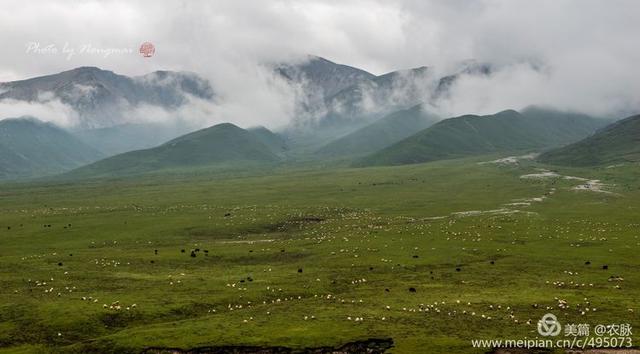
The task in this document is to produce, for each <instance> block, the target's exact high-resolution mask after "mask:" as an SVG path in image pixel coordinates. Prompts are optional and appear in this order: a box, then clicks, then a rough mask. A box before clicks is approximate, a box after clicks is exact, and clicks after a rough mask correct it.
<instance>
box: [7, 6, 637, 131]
mask: <svg viewBox="0 0 640 354" xmlns="http://www.w3.org/2000/svg"><path fill="white" fill-rule="evenodd" d="M4 6H5V7H6V8H12V11H5V12H3V13H0V31H2V33H4V34H5V35H4V36H3V55H2V56H1V57H0V79H1V80H5V81H8V80H17V79H24V78H28V77H34V76H39V75H45V74H51V73H55V72H60V71H63V70H68V69H70V68H73V67H78V66H88V65H90V66H98V67H101V68H104V69H108V70H113V71H114V72H117V73H122V74H126V75H130V76H136V75H143V74H146V73H149V72H152V71H155V70H174V71H183V70H184V71H192V72H196V73H198V74H199V75H202V76H203V77H205V78H207V79H209V80H210V82H211V83H212V84H213V85H214V89H215V91H216V94H217V95H219V97H218V98H217V100H216V102H215V103H213V104H212V103H208V102H201V101H199V100H191V104H190V105H188V106H184V107H181V108H179V112H178V113H177V115H178V116H180V117H181V118H180V119H183V118H184V119H193V122H194V123H195V124H201V125H204V124H211V123H215V122H222V121H228V122H233V123H236V124H238V125H241V126H251V125H265V126H268V127H271V128H276V127H281V126H284V125H286V124H287V123H289V122H290V121H294V120H296V119H312V117H304V114H302V113H301V111H300V110H299V108H298V107H299V106H300V104H301V103H308V100H309V97H307V96H306V94H305V93H301V92H300V89H301V88H300V87H299V86H296V85H288V84H287V83H286V82H284V81H282V80H281V79H280V78H278V77H275V76H274V75H273V74H272V73H271V72H270V70H269V68H268V67H267V66H265V65H264V64H265V63H273V62H280V61H287V60H292V59H299V58H303V57H304V55H306V54H317V55H320V56H324V57H327V58H328V59H331V60H334V61H336V62H339V63H345V64H348V65H352V66H356V67H360V68H363V69H365V70H368V71H370V72H372V73H374V74H382V73H385V72H388V71H392V70H398V69H407V68H412V67H419V66H423V65H426V66H428V67H429V68H430V70H434V75H435V76H434V77H438V76H439V75H441V74H445V73H450V72H453V71H454V70H455V67H456V65H458V63H460V62H461V61H463V60H466V59H476V60H477V61H478V62H482V63H491V64H493V65H495V66H496V67H497V68H498V70H497V71H495V72H494V73H493V74H492V75H490V76H486V77H483V76H478V75H462V77H460V79H459V80H457V81H456V83H455V84H454V85H453V86H452V87H451V93H450V95H449V96H448V97H446V98H443V100H442V101H441V102H439V103H437V104H435V105H434V109H437V110H439V113H441V114H442V115H444V116H448V115H458V114H465V113H492V112H495V111H499V110H502V109H508V108H515V109H518V108H522V107H524V106H528V105H532V104H539V105H550V106H554V107H557V108H560V109H567V110H575V111H580V112H585V113H590V114H597V115H609V116H623V115H626V114H631V113H637V112H640V99H639V96H640V95H638V94H637V93H638V92H640V70H638V69H637V63H638V62H640V47H638V46H637V45H636V44H637V34H638V33H640V22H638V21H637V16H636V15H635V14H637V13H640V3H638V2H637V1H632V0H622V1H616V2H615V3H611V2H605V1H596V0H584V1H577V0H574V1H572V0H542V1H535V2H532V1H525V0H475V1H457V0H454V1H437V0H396V1H383V0H369V1H364V0H355V1H348V2H335V1H328V0H326V1H325V0H295V1H294V0H274V1H268V2H261V3H260V4H255V3H249V2H242V1H241V2H238V1H233V0H220V1H215V2H204V1H203V2H196V1H188V2H187V1H178V0H174V1H166V2H163V3H162V4H161V5H158V4H157V3H156V2H153V1H151V0H143V1H139V2H130V1H125V0H107V1H97V0H89V1H82V2H77V3H73V4H72V5H71V4H69V3H68V2H67V1H63V0H53V1H51V0H48V1H44V0H43V1H33V2H31V1H30V2H24V1H19V0H8V2H7V3H5V4H4ZM146 41H151V42H153V43H154V45H155V46H156V52H155V55H154V56H153V57H151V58H143V57H142V56H141V55H140V54H139V53H137V48H138V47H139V46H140V44H141V43H142V42H146ZM30 42H38V43H41V44H42V45H47V44H49V43H54V44H57V45H58V46H59V47H62V46H64V44H65V43H69V45H70V46H73V47H78V46H82V45H91V47H93V48H134V49H135V50H134V51H133V53H113V54H110V55H108V56H104V55H90V54H82V53H78V54H76V55H74V56H72V57H71V58H68V57H67V56H64V55H44V54H43V55H38V54H34V53H27V52H26V50H25V45H26V43H30ZM430 80H432V78H426V79H419V80H415V81H412V82H410V83H409V84H416V85H418V87H419V88H420V90H419V91H423V96H425V97H429V96H430V95H431V93H432V90H433V82H432V81H430ZM405 88H406V86H404V87H403V86H398V87H397V90H394V91H392V92H391V93H390V94H391V95H390V96H388V97H387V98H388V100H389V101H390V102H391V103H393V102H401V101H405V100H407V99H408V98H410V97H407V96H405V95H406V94H408V92H407V91H406V90H405ZM412 92H413V91H412ZM369 98H371V97H369ZM380 104H386V103H385V102H383V101H381V100H380V99H378V98H371V99H367V100H366V101H365V102H364V104H363V108H365V109H367V110H377V109H378V108H379V105H380ZM48 105H50V106H55V109H56V110H54V112H48V114H47V112H46V109H43V108H42V107H43V106H42V104H36V105H35V106H34V108H30V109H29V110H26V111H25V112H16V111H15V110H13V109H14V108H10V107H18V106H16V105H14V104H11V103H7V102H5V103H3V104H2V106H0V107H1V108H2V109H6V111H1V112H0V113H1V114H2V116H7V115H8V114H7V113H11V114H13V113H14V112H15V113H19V115H22V114H27V113H28V112H27V111H29V112H34V111H36V112H40V113H42V114H43V119H50V120H55V121H58V122H61V123H64V124H73V121H74V119H76V118H75V117H73V116H71V117H67V118H64V119H63V118H61V117H60V116H59V112H63V111H64V110H65V107H64V106H62V107H60V105H59V104H57V105H56V104H55V103H48ZM22 107H24V108H25V109H26V106H22ZM9 109H11V110H10V111H9ZM133 109H134V111H135V110H138V111H140V112H138V113H135V112H134V113H135V114H137V115H140V116H151V115H155V116H158V117H159V116H163V114H161V112H154V113H152V112H149V113H148V114H146V113H145V112H144V111H145V110H148V109H151V108H149V107H136V108H133ZM164 113H166V117H167V119H172V118H170V117H171V116H172V115H174V114H176V112H171V111H168V112H164ZM301 117H302V118H301Z"/></svg>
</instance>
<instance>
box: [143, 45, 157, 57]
mask: <svg viewBox="0 0 640 354" xmlns="http://www.w3.org/2000/svg"><path fill="white" fill-rule="evenodd" d="M155 52H156V47H155V46H154V45H153V43H151V42H144V43H142V45H140V54H142V56H143V57H145V58H150V57H152V56H153V54H154V53H155Z"/></svg>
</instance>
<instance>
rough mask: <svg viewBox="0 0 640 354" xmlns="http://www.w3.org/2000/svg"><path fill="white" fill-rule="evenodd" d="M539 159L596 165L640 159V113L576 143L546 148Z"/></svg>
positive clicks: (551, 161)
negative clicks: (549, 149)
mask: <svg viewBox="0 0 640 354" xmlns="http://www.w3.org/2000/svg"><path fill="white" fill-rule="evenodd" d="M538 160H539V161H540V162H544V163H549V164H556V165H567V166H596V165H604V164H615V163H624V162H639V161H640V115H636V116H632V117H629V118H626V119H623V120H620V121H617V122H615V123H613V124H611V125H608V126H607V127H605V128H603V129H601V130H599V131H598V132H596V133H595V134H594V135H592V136H590V137H587V138H585V139H583V140H580V141H578V142H576V143H574V144H571V145H568V146H564V147H561V148H558V149H556V150H552V151H549V152H546V153H544V154H542V155H540V156H539V158H538Z"/></svg>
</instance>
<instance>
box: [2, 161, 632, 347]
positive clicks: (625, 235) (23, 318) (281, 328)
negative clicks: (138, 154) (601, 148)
mask: <svg viewBox="0 0 640 354" xmlns="http://www.w3.org/2000/svg"><path fill="white" fill-rule="evenodd" d="M495 158H497V157H496V156H481V157H476V158H473V159H462V160H448V161H438V162H433V163H428V164H420V165H409V166H399V167H376V168H360V169H355V168H343V167H338V166H334V167H327V168H313V167H304V168H303V167H297V168H295V167H282V166H281V167H274V168H273V169H271V170H269V172H268V173H260V172H258V171H256V172H255V173H243V174H237V175H236V174H225V173H204V172H199V173H189V172H185V173H174V174H166V175H155V176H152V175H149V176H141V177H131V178H122V179H111V180H90V181H83V182H73V181H54V182H39V183H37V184H35V183H32V184H5V185H2V186H0V284H1V285H2V286H0V353H49V352H60V353H86V352H93V353H129V352H131V353H139V352H141V351H142V350H143V349H144V348H146V347H150V346H157V347H177V348H183V349H188V348H195V347H199V346H207V345H215V346H217V345H260V346H287V347H293V348H305V347H318V346H339V345H341V344H343V343H347V342H350V341H354V340H360V339H367V338H392V339H393V340H394V343H395V346H394V348H392V349H391V350H390V351H389V352H391V353H458V352H459V353H467V352H471V353H473V352H477V353H483V352H486V351H487V350H488V349H473V348H472V347H471V342H470V341H471V339H476V338H477V339H492V338H516V339H518V338H525V337H527V338H532V337H536V336H537V331H536V326H535V324H536V322H537V320H538V319H540V317H541V316H542V315H543V314H545V313H547V312H552V313H554V314H556V315H557V316H558V318H559V320H560V321H561V322H562V323H571V322H573V323H590V324H592V326H594V325H596V324H599V323H602V324H609V323H630V324H632V325H633V326H634V327H635V328H636V330H635V331H634V340H636V341H637V339H638V333H640V321H639V320H638V311H640V296H639V295H640V272H639V270H640V258H639V257H638V254H639V251H640V219H639V218H638V216H639V215H640V168H638V165H623V166H618V167H615V168H601V169H579V168H557V167H553V169H554V171H557V172H558V173H559V174H561V175H567V176H580V177H585V178H589V179H599V180H601V181H602V182H603V183H605V184H606V186H605V187H604V189H605V190H607V191H610V192H613V193H605V192H597V191H593V190H573V189H572V188H573V187H574V186H576V185H579V184H581V183H583V182H582V181H579V180H573V179H564V178H521V176H522V175H525V174H535V173H539V171H538V170H537V169H538V168H540V167H544V166H542V165H537V164H535V163H534V162H530V161H520V162H519V163H518V164H515V165H514V164H504V165H503V164H479V163H478V162H481V161H487V160H492V159H495ZM548 168H551V167H548ZM531 198H539V199H531ZM511 203H517V204H511ZM505 204H511V205H505ZM527 204H528V205H527ZM470 211H475V212H470ZM460 212H466V213H460ZM49 225H50V226H49ZM196 249H199V251H195V250H196ZM182 250H184V252H182ZM192 250H193V254H194V255H195V257H192V256H191V253H192ZM156 251H157V253H156ZM586 262H589V264H586ZM603 265H607V266H608V269H606V270H605V269H603ZM611 276H617V277H622V278H623V279H624V280H616V281H609V278H610V277H611ZM410 288H413V289H414V290H415V291H409V289H410ZM558 299H562V300H566V301H567V303H568V308H565V309H561V308H559V307H558ZM134 304H135V306H134ZM105 305H106V307H105ZM536 305H537V306H536ZM118 306H119V309H117V308H118ZM547 307H548V308H549V309H547ZM587 308H588V309H589V310H588V311H587V310H586V309H587ZM583 311H584V312H585V313H584V315H583V314H582V312H583ZM349 318H351V319H350V320H349ZM356 318H358V319H359V318H362V321H360V320H356ZM529 320H531V324H527V321H529ZM516 321H517V322H516Z"/></svg>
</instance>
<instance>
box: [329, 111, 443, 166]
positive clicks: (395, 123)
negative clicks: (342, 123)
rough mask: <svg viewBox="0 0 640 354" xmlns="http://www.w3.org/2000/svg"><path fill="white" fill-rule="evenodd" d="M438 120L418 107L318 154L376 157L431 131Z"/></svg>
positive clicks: (383, 120) (343, 138) (366, 129)
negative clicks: (409, 137) (430, 127)
mask: <svg viewBox="0 0 640 354" xmlns="http://www.w3.org/2000/svg"><path fill="white" fill-rule="evenodd" d="M436 120H437V117H436V116H434V115H431V114H429V113H426V112H424V111H423V110H422V106H421V105H416V106H414V107H411V108H409V109H403V110H400V111H397V112H394V113H391V114H389V115H387V116H385V117H383V118H381V119H379V120H377V121H375V122H374V123H372V124H370V125H368V126H366V127H364V128H361V129H358V130H357V131H355V132H353V133H351V134H348V135H346V136H343V137H341V138H339V139H336V140H334V141H332V142H330V143H329V144H327V145H325V146H324V147H322V148H321V149H319V150H318V151H317V153H318V154H319V155H321V156H332V157H335V156H349V155H364V154H368V153H372V152H374V151H378V150H380V149H383V148H385V147H387V146H389V145H391V144H394V143H396V142H398V141H400V140H402V139H404V138H406V137H408V136H411V135H412V134H415V133H416V132H419V131H420V130H422V129H425V128H427V127H429V126H430V125H431V124H433V123H434V122H435V121H436Z"/></svg>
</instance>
